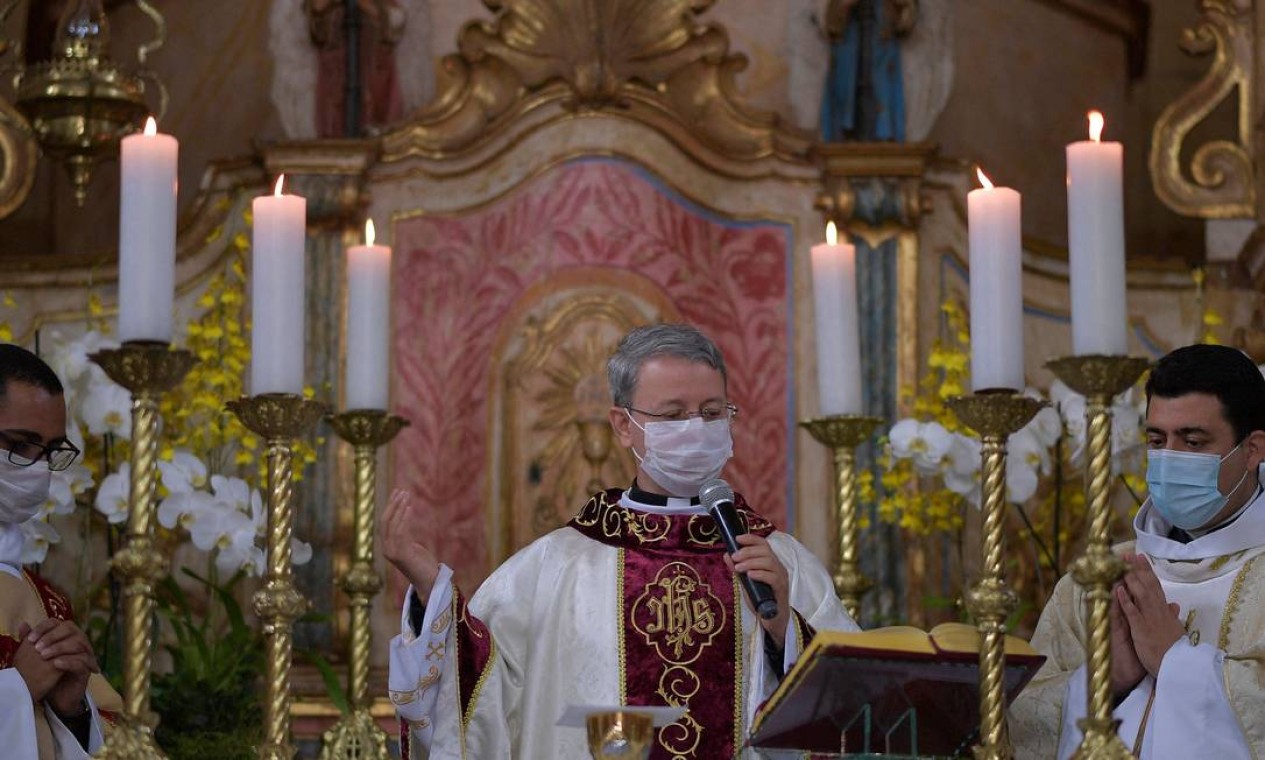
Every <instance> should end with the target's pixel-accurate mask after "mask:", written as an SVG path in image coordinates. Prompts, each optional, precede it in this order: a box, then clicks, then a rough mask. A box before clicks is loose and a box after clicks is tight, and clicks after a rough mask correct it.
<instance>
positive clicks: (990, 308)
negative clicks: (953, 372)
mask: <svg viewBox="0 0 1265 760" xmlns="http://www.w3.org/2000/svg"><path fill="white" fill-rule="evenodd" d="M979 178H980V182H982V183H983V184H984V187H982V188H980V189H978V190H972V191H971V192H970V193H969V194H967V196H966V208H967V225H968V230H969V239H970V246H971V251H970V269H971V271H970V277H971V386H972V388H973V389H974V390H977V391H981V390H986V389H989V388H1014V389H1021V388H1023V385H1024V384H1023V279H1022V278H1023V262H1022V258H1021V256H1022V250H1023V248H1022V240H1021V233H1020V224H1019V218H1020V213H1019V209H1020V200H1019V193H1017V192H1015V191H1014V190H1012V189H1011V188H1009V187H996V188H995V187H993V183H992V182H989V180H988V177H986V176H984V172H982V171H981V172H979Z"/></svg>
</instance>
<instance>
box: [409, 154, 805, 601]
mask: <svg viewBox="0 0 1265 760" xmlns="http://www.w3.org/2000/svg"><path fill="white" fill-rule="evenodd" d="M394 232H395V235H394V245H395V251H396V256H395V286H394V292H393V295H392V305H391V307H392V317H393V323H394V337H393V342H394V346H393V355H394V361H395V387H394V389H393V390H394V408H395V410H396V411H397V413H399V414H402V415H404V416H405V417H407V418H408V419H409V420H410V421H411V422H412V426H411V427H408V428H405V429H404V432H403V433H401V434H400V436H399V438H398V439H397V440H396V442H395V443H394V444H393V447H394V451H393V462H394V466H393V470H392V472H393V479H394V483H393V485H394V487H396V488H403V489H407V490H409V491H412V492H413V493H414V494H415V496H416V497H417V502H418V507H419V511H420V513H421V514H419V515H417V519H420V520H423V521H424V523H425V524H426V525H427V526H428V533H429V536H430V540H431V544H432V546H434V547H435V549H436V552H437V554H438V555H439V557H440V560H441V561H443V562H447V563H448V564H450V565H452V566H453V568H454V570H456V571H457V575H458V579H459V580H461V581H462V582H463V583H466V584H469V583H471V582H477V581H479V580H481V579H482V578H483V577H484V576H485V575H486V574H487V572H488V571H489V570H490V568H489V567H488V562H489V557H488V550H487V533H488V531H487V527H486V511H487V505H488V504H489V479H488V473H487V472H486V469H487V462H488V454H489V448H488V447H489V445H491V440H490V431H489V406H488V402H489V400H488V394H489V393H490V388H491V378H490V373H491V372H492V371H493V366H492V350H493V347H494V346H493V344H494V342H495V341H496V339H497V336H498V334H499V331H500V328H501V323H502V320H503V319H504V318H505V317H506V315H507V314H508V313H509V312H510V310H511V309H512V308H513V306H514V304H515V302H516V301H517V300H518V298H519V297H520V296H521V295H522V294H523V293H524V291H526V290H527V289H528V288H530V287H532V286H533V285H535V284H538V283H539V282H541V281H543V280H545V279H547V278H549V277H550V276H551V275H556V274H558V273H561V272H564V271H565V270H567V269H572V268H578V267H586V268H588V267H611V268H615V269H627V270H634V271H635V272H637V273H638V274H639V275H641V276H643V277H646V278H649V279H650V280H651V281H653V282H654V283H657V284H658V286H659V287H660V288H662V291H663V293H664V294H665V295H666V297H667V299H668V300H670V301H671V302H672V303H674V304H675V305H676V306H677V308H678V310H679V311H680V313H681V315H682V317H683V318H684V319H685V320H686V321H688V322H690V323H692V324H694V325H696V326H697V327H699V328H700V329H701V330H703V331H704V332H706V333H707V334H708V335H710V336H711V337H712V338H713V339H714V340H715V341H716V342H717V343H718V344H719V346H720V348H721V350H722V351H723V352H724V354H725V359H726V362H727V363H728V367H729V392H730V396H731V398H732V400H733V401H734V403H736V404H737V405H738V406H739V408H740V409H741V414H740V416H739V419H738V421H737V422H736V423H735V426H734V439H735V444H734V445H735V458H734V460H733V461H732V462H731V464H730V465H729V467H728V469H727V470H726V474H727V477H728V478H729V479H730V481H731V482H732V483H733V485H734V486H735V487H736V488H737V489H738V490H740V491H742V492H743V493H744V494H745V495H746V496H747V499H748V501H749V502H750V503H751V504H752V505H753V506H754V508H755V509H757V510H758V511H760V512H761V513H762V514H764V515H765V516H766V517H768V518H769V519H771V520H772V521H774V522H775V523H778V524H780V525H785V518H786V510H787V503H786V499H787V494H788V466H787V462H788V446H789V442H790V425H791V424H792V421H791V419H790V416H789V415H790V409H791V404H790V393H791V391H790V388H789V387H788V378H789V377H790V371H789V361H790V357H789V351H790V345H791V340H790V324H789V321H788V313H789V308H788V295H787V281H788V276H789V261H788V256H789V253H788V251H789V250H790V248H791V245H790V243H791V241H790V229H789V228H788V227H787V226H786V225H784V224H780V223H775V222H767V223H750V222H734V221H731V220H725V219H722V218H719V217H717V216H716V215H715V214H712V213H711V212H708V211H706V210H703V209H700V208H698V207H695V206H693V205H691V204H688V203H685V202H683V201H682V200H681V199H680V198H679V197H676V196H675V195H674V194H673V193H672V192H671V191H670V190H667V189H666V188H665V187H663V186H662V185H661V184H660V183H659V182H658V181H657V180H656V179H655V178H654V177H652V176H650V175H648V174H647V173H645V172H644V171H643V170H641V169H639V168H637V167H635V166H632V165H630V164H627V163H625V162H621V161H617V160H608V159H599V160H582V161H574V162H570V163H566V164H563V165H561V166H559V167H557V168H555V169H553V170H550V171H549V172H547V173H545V174H543V175H541V176H539V177H537V178H534V179H533V180H531V181H530V182H529V183H527V184H526V185H524V186H522V187H521V188H519V189H518V190H517V191H516V192H513V193H511V194H509V195H508V196H507V197H505V198H503V199H501V200H499V201H497V202H495V203H493V204H491V205H489V206H486V207H483V208H480V209H478V210H476V211H473V212H470V213H467V214H462V215H460V216H421V217H415V218H411V219H405V220H402V221H400V222H398V223H397V225H396V227H395V231H394ZM611 485H620V484H611ZM581 506H582V505H581V504H576V505H575V508H576V509H579V508H580V507H581ZM467 588H468V589H471V590H472V588H471V587H470V586H467Z"/></svg>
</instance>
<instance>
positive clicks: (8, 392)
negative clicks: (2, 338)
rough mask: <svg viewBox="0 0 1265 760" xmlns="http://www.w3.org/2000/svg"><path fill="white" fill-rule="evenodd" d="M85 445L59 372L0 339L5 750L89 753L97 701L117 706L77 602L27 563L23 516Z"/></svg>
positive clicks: (0, 633) (0, 630) (97, 744)
mask: <svg viewBox="0 0 1265 760" xmlns="http://www.w3.org/2000/svg"><path fill="white" fill-rule="evenodd" d="M78 454H79V452H78V450H77V449H75V448H74V446H72V445H71V444H70V443H68V442H67V440H66V399H65V395H64V394H63V391H62V385H61V382H60V381H59V380H58V379H57V375H56V374H54V373H53V371H52V370H51V369H50V368H49V367H48V365H47V364H45V363H44V362H43V361H42V360H41V359H40V358H39V357H37V356H36V355H35V354H33V353H31V352H30V351H27V350H26V349H24V348H21V347H19V346H14V345H10V344H0V746H2V747H3V748H4V750H3V752H0V755H2V756H3V757H6V758H15V759H16V758H21V759H22V760H36V759H37V758H38V760H79V759H80V758H87V757H89V756H90V755H92V754H93V753H95V752H96V751H97V750H99V749H100V748H101V745H102V732H101V729H102V722H101V717H100V714H99V713H98V709H97V706H98V700H101V701H104V702H106V703H107V704H109V705H110V706H113V707H114V709H116V710H117V709H118V706H119V703H118V695H117V694H116V693H114V691H113V690H112V689H110V687H109V685H108V684H107V683H106V682H105V680H104V679H103V678H101V676H100V675H99V672H100V669H99V668H98V667H97V660H96V657H95V656H94V655H93V652H92V647H91V645H90V644H89V643H88V637H87V636H85V635H84V633H83V631H81V630H80V629H79V627H78V626H76V625H75V623H74V620H73V615H72V612H71V608H70V604H69V602H67V601H66V598H65V597H64V596H62V595H61V594H60V593H58V592H57V591H56V590H55V589H53V587H52V586H50V585H49V584H48V583H47V582H46V581H44V580H43V579H42V578H40V577H39V575H37V574H36V573H34V572H31V571H30V570H27V569H24V568H23V567H22V565H21V556H22V546H23V543H24V539H23V535H22V528H21V527H20V526H21V524H22V523H23V522H25V521H26V520H28V519H30V518H32V517H34V516H35V515H36V513H38V511H39V508H40V507H41V506H42V505H43V504H44V502H45V501H47V500H48V492H49V485H50V483H51V479H52V470H53V469H63V468H65V467H68V466H69V465H70V464H71V463H72V462H73V461H74V460H75V457H76V456H78ZM90 686H91V689H90V688H89V687H90ZM90 691H91V692H92V694H90ZM93 694H95V695H96V697H95V698H94V696H93Z"/></svg>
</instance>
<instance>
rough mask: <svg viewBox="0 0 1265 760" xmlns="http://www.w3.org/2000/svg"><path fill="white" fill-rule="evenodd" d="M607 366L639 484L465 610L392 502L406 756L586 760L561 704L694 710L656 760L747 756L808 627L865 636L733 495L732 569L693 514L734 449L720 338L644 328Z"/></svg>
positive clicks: (591, 504)
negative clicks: (766, 594)
mask: <svg viewBox="0 0 1265 760" xmlns="http://www.w3.org/2000/svg"><path fill="white" fill-rule="evenodd" d="M608 372H609V376H610V384H611V396H612V400H613V402H614V405H613V406H612V407H611V410H610V421H611V425H612V427H613V428H614V431H615V436H616V438H617V440H618V441H619V443H620V445H622V446H626V447H629V448H631V449H632V451H633V454H634V455H635V456H636V458H637V460H638V462H639V465H638V470H637V477H636V480H635V481H634V483H633V484H632V487H631V488H628V489H626V490H621V489H611V490H607V491H604V492H600V493H598V494H595V495H594V496H593V497H592V498H591V499H590V500H589V501H588V503H587V504H586V505H584V506H583V508H582V509H581V510H580V512H579V513H578V514H577V515H576V516H575V517H574V518H573V519H572V520H571V521H570V522H569V523H568V524H567V525H566V526H565V527H563V528H560V529H558V530H555V531H553V532H552V533H549V534H548V535H546V536H544V537H542V538H540V539H538V540H537V541H535V542H534V543H532V544H531V545H529V546H528V547H526V548H525V549H523V550H522V551H520V552H518V553H517V554H515V555H514V556H513V557H511V558H510V559H509V560H508V561H507V562H505V564H503V565H502V566H501V567H500V568H498V569H497V570H496V571H495V572H494V573H493V574H492V575H491V576H490V577H489V578H488V579H487V580H486V581H484V583H483V584H482V585H481V586H480V587H479V590H478V592H477V593H476V594H475V595H474V596H473V597H472V598H471V599H470V601H469V604H467V603H466V601H465V599H464V598H463V596H462V594H461V592H460V591H459V590H458V589H457V588H456V586H455V584H454V583H453V582H452V580H451V578H452V575H451V572H450V570H449V569H448V568H447V567H446V566H444V565H441V564H440V563H439V562H438V561H437V559H436V557H435V553H434V552H432V550H431V548H430V546H429V542H428V536H429V533H430V531H429V529H428V527H427V526H426V525H423V524H421V523H419V522H417V521H415V520H411V519H410V515H409V510H408V497H407V496H406V495H404V494H400V493H397V494H395V495H394V496H393V498H392V501H391V504H390V506H389V507H388V510H387V512H386V515H385V518H384V547H383V551H384V554H385V556H386V557H387V559H388V560H390V561H391V562H392V563H393V564H394V565H395V566H396V567H397V568H399V570H400V571H401V572H402V573H403V574H404V576H405V577H406V578H407V579H408V580H409V581H410V583H411V584H412V588H411V589H410V591H409V594H408V597H407V599H408V601H407V602H406V604H405V608H404V611H403V620H402V629H403V630H402V632H401V634H400V635H399V636H397V637H396V638H395V639H393V640H392V642H391V653H390V656H391V663H390V696H391V699H392V701H393V702H394V703H395V705H396V710H397V712H398V714H399V716H400V718H401V723H402V730H401V738H402V740H404V741H407V742H408V743H409V744H410V745H411V750H412V753H413V755H414V756H415V757H432V758H457V757H468V758H479V759H480V760H494V759H496V758H508V757H515V758H586V757H588V756H589V755H588V749H587V742H586V736H585V732H584V730H583V729H578V730H577V729H575V728H567V727H559V726H557V725H556V723H557V721H558V719H559V717H560V716H561V715H562V713H563V711H564V710H565V709H566V708H567V707H568V706H569V705H581V706H583V705H590V706H597V705H606V706H613V705H659V706H667V705H672V706H680V707H686V708H688V712H687V713H686V715H685V717H683V718H681V719H680V720H678V721H677V722H676V723H673V724H672V725H669V726H666V727H664V728H661V729H658V730H657V731H656V734H655V742H654V745H653V752H652V754H651V757H654V758H678V757H679V758H718V757H724V758H732V757H735V756H739V755H742V754H743V753H744V751H743V749H742V744H743V741H744V739H745V736H746V730H747V727H748V725H749V724H750V721H751V719H752V717H753V714H754V713H755V710H756V708H757V707H758V706H759V705H760V704H761V702H763V701H764V700H765V699H767V698H768V697H769V696H770V694H771V693H772V691H773V689H774V688H775V687H776V685H777V683H778V681H779V679H780V678H781V676H782V674H783V673H785V672H786V670H787V669H788V668H789V667H790V665H791V663H792V662H793V661H794V660H795V658H796V657H797V656H798V654H799V652H800V651H801V649H802V647H803V646H804V645H805V643H806V642H807V640H808V639H809V638H810V637H811V636H812V633H813V630H814V629H815V628H833V629H843V630H854V629H855V628H856V625H855V623H854V622H853V621H852V619H851V618H850V617H848V615H847V613H846V612H845V611H844V610H843V608H842V606H841V605H840V603H839V601H838V599H837V598H836V597H835V592H834V588H833V586H832V584H831V579H830V576H829V574H828V573H827V572H826V570H825V568H824V567H822V565H821V563H820V562H819V561H818V560H817V558H816V557H814V556H813V555H812V554H811V553H810V552H809V551H808V550H807V549H806V548H805V547H804V546H802V545H801V544H800V543H799V542H797V541H796V540H795V539H794V538H792V537H790V536H788V535H786V534H785V533H781V532H778V531H776V530H775V529H774V528H773V526H772V525H771V524H769V523H768V522H767V521H766V520H764V519H763V518H761V517H760V516H759V514H758V513H756V512H755V511H753V510H752V509H750V508H749V507H748V506H747V505H746V503H745V502H744V501H743V500H742V498H741V496H738V497H737V498H736V499H735V504H736V506H737V507H738V509H739V514H740V516H741V518H742V519H743V520H744V521H745V523H746V525H747V528H748V531H749V532H748V533H746V534H745V535H743V536H740V537H739V539H738V540H739V543H740V544H741V549H740V550H739V551H738V552H736V553H735V554H733V555H732V556H731V555H729V554H728V553H727V551H726V550H725V547H724V544H723V543H722V542H721V540H720V537H719V535H718V531H717V529H716V525H715V521H714V520H713V519H712V517H711V516H710V515H708V514H707V512H706V511H705V510H704V509H703V508H701V507H700V506H699V501H698V498H697V497H698V493H699V489H700V487H701V486H702V484H703V483H705V482H706V481H708V480H710V479H712V478H714V477H716V476H717V475H718V474H720V472H721V470H722V468H723V467H724V465H725V462H726V461H727V460H728V459H729V457H730V456H731V454H732V450H733V444H732V439H731V437H730V429H729V425H730V422H731V419H732V417H733V415H734V413H735V412H736V409H735V407H733V406H732V405H731V404H730V403H729V399H728V395H727V393H726V375H725V365H724V360H723V358H722V357H721V354H720V351H719V350H718V349H717V348H716V346H715V344H714V343H712V341H711V340H710V339H708V338H707V337H706V336H704V335H703V334H701V333H700V332H698V331H697V330H695V329H693V328H691V327H686V326H682V325H656V326H652V327H645V328H639V329H637V330H634V331H632V332H631V333H630V334H629V335H627V336H626V337H625V338H624V339H623V341H621V343H620V345H619V347H618V349H617V350H616V352H615V354H614V355H613V356H612V357H611V359H610V362H609V365H608ZM437 548H438V549H439V550H440V551H441V552H442V547H437ZM737 573H745V574H747V575H748V576H749V577H750V578H751V579H752V580H755V581H761V582H763V583H766V584H768V585H769V586H770V587H772V590H773V593H774V595H775V597H776V600H777V605H778V612H777V615H776V617H773V618H772V619H767V620H766V619H761V618H758V617H757V616H756V615H755V614H754V613H753V612H752V610H751V607H750V606H749V601H748V600H747V599H745V597H744V594H743V592H742V587H741V585H740V583H739V581H738V578H737V576H736V574H737ZM744 756H745V755H744Z"/></svg>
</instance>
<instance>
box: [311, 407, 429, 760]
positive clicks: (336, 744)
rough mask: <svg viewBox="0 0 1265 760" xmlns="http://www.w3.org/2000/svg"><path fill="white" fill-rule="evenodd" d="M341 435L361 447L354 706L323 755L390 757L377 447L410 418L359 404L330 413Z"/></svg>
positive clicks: (350, 661) (350, 591)
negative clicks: (379, 598)
mask: <svg viewBox="0 0 1265 760" xmlns="http://www.w3.org/2000/svg"><path fill="white" fill-rule="evenodd" d="M329 420H330V424H332V425H333V427H334V432H336V433H338V437H339V438H342V439H343V440H344V441H347V442H348V443H350V444H352V445H353V446H354V447H355V450H356V504H355V512H354V515H353V518H352V522H353V525H354V531H355V536H354V541H355V543H354V545H353V546H352V552H351V569H350V570H349V571H348V572H347V574H346V575H345V576H343V591H345V592H347V596H348V597H350V598H351V645H350V651H349V653H348V657H347V701H348V703H349V704H348V707H349V708H350V710H349V712H348V713H347V714H346V715H344V716H343V717H342V719H341V720H339V721H338V722H337V723H335V724H334V725H333V726H332V727H330V729H329V730H328V731H326V732H325V736H324V746H323V747H322V748H321V758H322V760H369V759H370V758H372V759H373V760H385V759H386V758H387V757H389V755H388V754H387V745H386V734H385V733H384V732H383V731H382V729H380V728H378V725H377V723H376V722H375V721H374V720H373V716H372V715H370V713H369V704H370V700H369V699H368V697H367V695H368V689H369V645H370V643H371V640H372V629H371V626H370V619H369V609H370V605H371V604H372V603H373V597H374V595H375V594H377V593H378V590H379V589H381V588H382V577H381V576H380V575H378V572H377V570H376V569H374V559H373V534H374V527H375V525H376V521H375V519H374V507H375V504H376V502H377V482H376V481H377V456H378V447H380V446H383V445H385V444H387V443H389V442H390V441H391V439H392V438H395V436H396V434H397V433H399V432H400V429H401V428H403V427H404V426H405V425H407V424H408V421H407V420H405V419H404V418H402V417H397V416H395V415H393V414H387V413H386V412H384V411H381V410H356V411H350V412H343V413H341V414H335V415H331V416H330V418H329Z"/></svg>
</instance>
